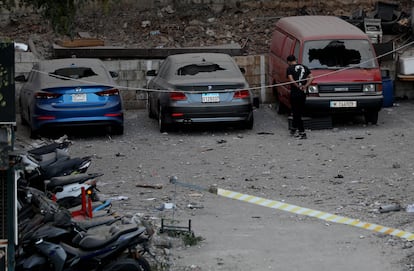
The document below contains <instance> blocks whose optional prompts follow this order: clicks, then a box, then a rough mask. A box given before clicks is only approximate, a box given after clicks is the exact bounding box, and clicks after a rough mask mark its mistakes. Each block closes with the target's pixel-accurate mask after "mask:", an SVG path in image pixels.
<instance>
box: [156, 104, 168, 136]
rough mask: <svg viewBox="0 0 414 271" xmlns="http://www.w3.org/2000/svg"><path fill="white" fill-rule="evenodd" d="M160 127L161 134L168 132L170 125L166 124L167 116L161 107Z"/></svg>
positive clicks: (159, 112)
mask: <svg viewBox="0 0 414 271" xmlns="http://www.w3.org/2000/svg"><path fill="white" fill-rule="evenodd" d="M158 127H159V129H160V132H161V133H164V132H167V131H168V124H166V123H165V115H164V112H163V109H162V106H161V105H160V106H159V108H158Z"/></svg>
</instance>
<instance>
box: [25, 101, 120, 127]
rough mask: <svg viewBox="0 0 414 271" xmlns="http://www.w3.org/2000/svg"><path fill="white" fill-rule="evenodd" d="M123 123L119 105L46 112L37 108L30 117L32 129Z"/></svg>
mask: <svg viewBox="0 0 414 271" xmlns="http://www.w3.org/2000/svg"><path fill="white" fill-rule="evenodd" d="M123 123H124V113H123V110H122V107H121V106H119V105H115V106H112V107H110V108H108V107H106V108H100V109H98V108H96V109H85V110H82V109H79V110H72V111H67V110H46V109H45V108H42V107H38V108H36V110H35V114H34V115H33V117H32V129H33V130H38V129H41V128H42V127H45V126H48V127H51V126H60V127H66V126H85V125H118V126H121V125H123Z"/></svg>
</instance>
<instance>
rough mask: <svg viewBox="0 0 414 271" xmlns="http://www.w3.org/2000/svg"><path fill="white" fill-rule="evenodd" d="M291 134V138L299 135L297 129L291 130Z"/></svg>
mask: <svg viewBox="0 0 414 271" xmlns="http://www.w3.org/2000/svg"><path fill="white" fill-rule="evenodd" d="M289 133H290V136H295V135H297V134H298V133H297V130H296V129H290V130H289Z"/></svg>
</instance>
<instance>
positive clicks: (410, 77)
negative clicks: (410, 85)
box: [397, 74, 414, 81]
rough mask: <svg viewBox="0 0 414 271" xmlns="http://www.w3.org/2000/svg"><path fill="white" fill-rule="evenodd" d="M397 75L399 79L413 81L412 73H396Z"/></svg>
mask: <svg viewBox="0 0 414 271" xmlns="http://www.w3.org/2000/svg"><path fill="white" fill-rule="evenodd" d="M397 77H398V79H399V80H400V81H414V75H404V74H398V75H397Z"/></svg>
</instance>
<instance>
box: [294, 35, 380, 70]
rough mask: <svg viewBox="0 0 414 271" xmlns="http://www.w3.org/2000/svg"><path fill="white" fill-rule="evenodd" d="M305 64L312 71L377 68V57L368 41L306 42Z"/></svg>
mask: <svg viewBox="0 0 414 271" xmlns="http://www.w3.org/2000/svg"><path fill="white" fill-rule="evenodd" d="M302 62H303V64H305V65H307V66H308V67H309V68H311V69H336V68H344V67H358V68H375V67H376V61H375V55H374V53H373V52H372V50H371V46H370V44H369V42H368V41H367V40H318V41H308V42H305V47H304V55H303V61H302Z"/></svg>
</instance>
